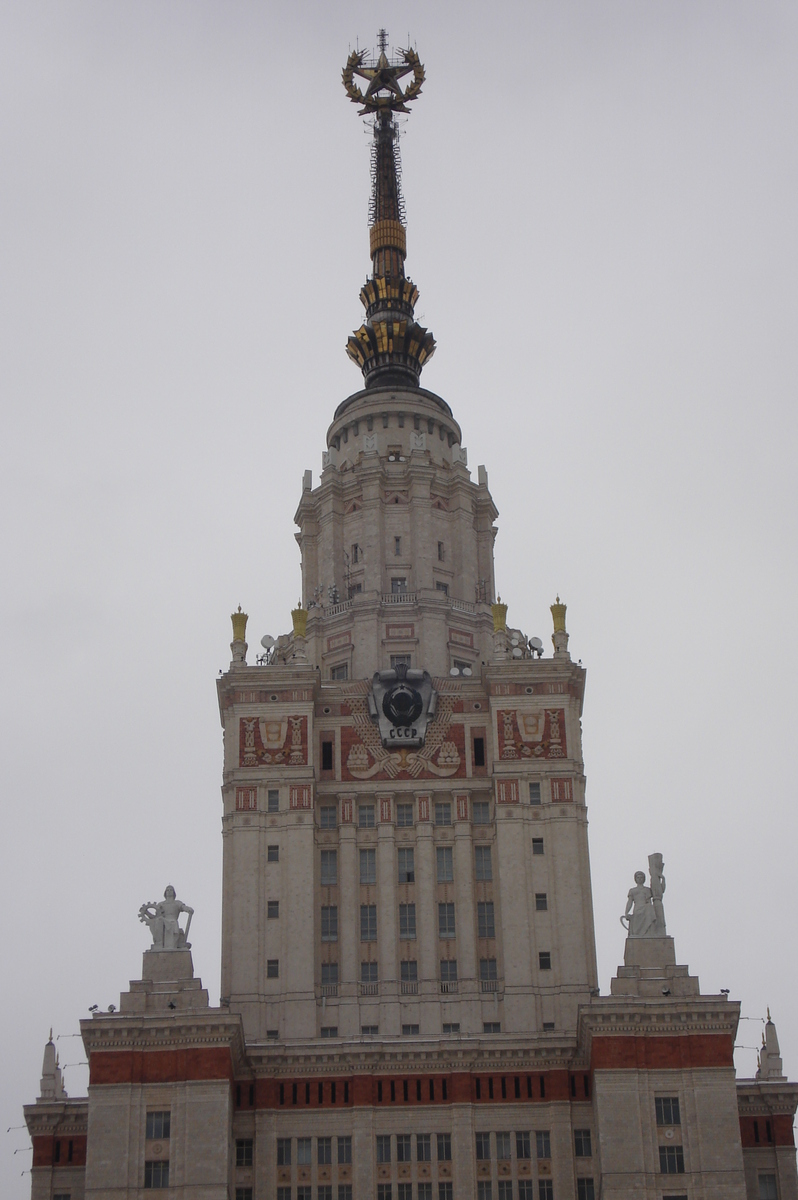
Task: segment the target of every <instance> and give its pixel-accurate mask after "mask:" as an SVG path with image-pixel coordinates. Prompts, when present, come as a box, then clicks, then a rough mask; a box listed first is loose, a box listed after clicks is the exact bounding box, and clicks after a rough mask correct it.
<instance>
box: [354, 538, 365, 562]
mask: <svg viewBox="0 0 798 1200" xmlns="http://www.w3.org/2000/svg"><path fill="white" fill-rule="evenodd" d="M362 553H363V551H362V550H361V549H360V547H359V546H358V544H357V542H355V543H354V545H353V546H352V563H353V564H354V563H359V562H360V556H361V554H362Z"/></svg>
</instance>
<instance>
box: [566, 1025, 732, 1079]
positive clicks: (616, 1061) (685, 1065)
mask: <svg viewBox="0 0 798 1200" xmlns="http://www.w3.org/2000/svg"><path fill="white" fill-rule="evenodd" d="M733 1051H734V1045H733V1041H732V1037H731V1035H730V1034H727V1033H706V1034H704V1033H696V1034H683V1035H679V1034H677V1035H674V1036H669V1035H665V1036H662V1037H658V1036H650V1037H623V1036H616V1037H594V1038H593V1049H592V1054H591V1063H590V1065H591V1069H592V1070H594V1071H602V1070H604V1071H612V1070H618V1069H627V1070H632V1071H657V1070H666V1071H667V1070H674V1071H682V1070H689V1069H690V1068H691V1067H731V1066H733V1065H734V1057H733Z"/></svg>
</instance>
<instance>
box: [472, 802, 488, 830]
mask: <svg viewBox="0 0 798 1200" xmlns="http://www.w3.org/2000/svg"><path fill="white" fill-rule="evenodd" d="M471 809H472V816H471V820H472V821H473V822H474V824H475V825H490V801H489V800H475V801H474V803H473V804H472V806H471Z"/></svg>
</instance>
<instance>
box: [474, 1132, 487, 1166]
mask: <svg viewBox="0 0 798 1200" xmlns="http://www.w3.org/2000/svg"><path fill="white" fill-rule="evenodd" d="M476 1140H477V1158H478V1159H479V1160H480V1161H481V1162H485V1161H486V1160H488V1159H489V1158H490V1134H489V1133H478V1134H477V1135H476Z"/></svg>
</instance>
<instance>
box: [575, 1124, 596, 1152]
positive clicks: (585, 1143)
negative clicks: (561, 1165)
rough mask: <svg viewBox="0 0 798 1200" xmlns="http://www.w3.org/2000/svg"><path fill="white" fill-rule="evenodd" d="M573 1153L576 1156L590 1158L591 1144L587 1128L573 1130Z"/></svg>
mask: <svg viewBox="0 0 798 1200" xmlns="http://www.w3.org/2000/svg"><path fill="white" fill-rule="evenodd" d="M574 1153H575V1154H576V1157H577V1158H591V1157H592V1154H593V1146H592V1142H591V1138H590V1130H589V1129H575V1130H574Z"/></svg>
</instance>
